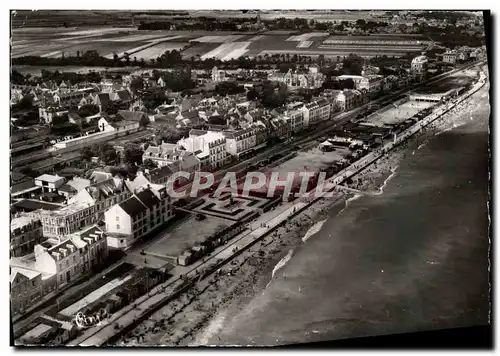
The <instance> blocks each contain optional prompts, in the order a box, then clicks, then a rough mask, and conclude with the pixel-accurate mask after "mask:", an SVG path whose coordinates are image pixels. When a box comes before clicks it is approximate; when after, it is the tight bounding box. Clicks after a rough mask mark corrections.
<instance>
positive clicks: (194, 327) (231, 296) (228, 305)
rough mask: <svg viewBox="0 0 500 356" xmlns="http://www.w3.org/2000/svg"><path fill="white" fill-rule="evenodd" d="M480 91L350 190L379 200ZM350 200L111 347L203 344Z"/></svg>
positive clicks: (325, 208) (300, 220)
mask: <svg viewBox="0 0 500 356" xmlns="http://www.w3.org/2000/svg"><path fill="white" fill-rule="evenodd" d="M483 90H484V89H482V90H480V91H478V92H477V93H475V94H474V95H472V96H471V98H469V99H467V100H466V101H464V102H463V103H461V104H459V105H457V107H455V108H454V109H453V110H451V111H450V112H449V113H446V114H445V115H443V117H442V118H440V119H438V120H436V121H435V122H434V123H432V124H430V125H429V126H428V127H427V128H426V129H425V130H424V131H423V132H422V133H421V134H418V135H415V136H414V137H411V138H410V139H409V140H408V141H405V143H404V144H402V145H401V146H399V147H397V148H395V149H394V150H393V151H391V152H389V153H388V154H387V155H386V156H385V157H383V158H381V159H379V160H378V161H376V162H374V163H373V164H371V165H370V166H368V167H366V168H365V169H364V170H363V171H361V172H359V173H358V174H357V175H356V176H354V177H353V178H354V179H353V181H354V183H353V184H352V185H351V186H352V187H354V188H357V189H359V190H372V191H373V190H378V192H379V195H382V194H383V189H384V188H385V187H386V186H387V184H388V183H389V182H390V180H391V179H392V178H393V177H394V176H395V175H396V174H397V167H398V164H399V162H400V160H401V159H404V158H405V156H406V154H414V153H415V151H416V150H418V149H420V148H422V147H424V146H425V144H426V143H427V141H428V140H429V139H432V138H433V137H434V136H436V135H438V134H439V133H440V132H445V131H446V129H452V128H455V127H457V126H461V125H462V124H464V123H465V122H467V121H466V120H464V119H463V118H462V120H461V121H459V122H456V120H458V119H459V118H457V117H454V116H455V115H456V114H457V113H458V112H460V111H462V112H468V111H466V110H467V109H470V107H471V106H473V105H474V104H475V101H474V97H475V96H476V95H480V94H481V92H482V91H483ZM356 196H357V195H352V194H350V193H349V194H344V193H338V194H336V197H335V198H333V199H327V200H325V199H321V200H320V201H318V202H317V203H315V204H314V205H312V206H310V207H309V208H307V209H305V210H304V211H303V212H301V213H300V214H298V215H297V216H295V217H294V218H293V219H291V220H290V221H288V222H287V223H286V224H285V225H284V226H282V227H280V228H279V229H277V231H275V232H274V233H273V234H271V235H269V236H267V237H265V238H264V239H263V240H262V241H260V242H258V243H256V244H255V245H254V246H252V247H251V248H250V249H249V250H247V251H245V252H243V253H242V254H241V255H240V256H238V257H236V258H235V259H234V260H233V261H232V262H231V263H230V264H228V265H227V266H224V267H223V268H221V270H219V271H220V272H221V273H214V274H213V275H211V276H209V277H208V278H206V279H205V280H203V281H200V283H199V284H198V285H197V286H196V287H195V288H193V290H190V291H188V292H187V293H185V294H184V295H182V296H180V297H179V298H178V299H177V300H176V301H173V302H171V303H169V304H167V305H166V306H164V307H163V308H161V309H160V310H159V311H157V312H155V313H154V314H153V315H152V316H150V317H149V318H148V319H147V320H145V321H143V322H142V323H140V324H139V325H138V326H137V327H136V328H135V329H133V330H132V331H131V332H129V333H128V334H127V335H125V336H123V337H122V338H121V339H120V340H119V341H118V342H117V343H115V345H119V346H133V345H141V346H143V345H144V346H155V345H156V346H157V345H164V346H176V345H178V346H200V345H207V344H209V343H210V339H212V338H213V337H214V335H217V333H218V331H219V330H221V329H222V328H223V326H224V325H225V322H226V321H228V320H230V319H231V318H232V317H233V316H234V315H236V314H237V313H238V311H239V310H240V309H241V308H242V307H243V306H244V305H246V304H247V303H248V302H249V301H250V300H251V299H252V298H253V297H254V296H255V295H256V294H258V293H262V292H263V291H264V290H265V287H266V286H267V285H268V284H269V283H270V282H272V277H271V276H272V271H273V270H274V269H275V268H276V266H277V264H278V263H279V262H280V261H284V260H283V259H284V258H285V257H286V255H287V254H291V256H292V257H291V258H293V250H295V249H296V248H300V246H301V245H302V244H305V243H307V240H308V239H309V238H314V234H315V233H312V232H311V233H310V236H309V237H308V238H307V239H306V241H303V240H302V239H303V237H304V236H305V235H306V234H307V232H308V231H311V229H312V228H313V226H314V225H315V224H317V223H320V222H321V221H326V220H327V219H329V218H332V219H333V218H335V217H336V216H338V215H339V214H341V213H342V211H343V210H344V209H346V208H347V207H348V205H349V203H350V202H352V201H353V200H355V199H356ZM290 251H292V252H291V253H290ZM222 270H223V271H222ZM276 273H279V272H276ZM172 309H173V310H175V311H176V312H177V313H176V314H175V315H174V316H173V317H171V318H169V320H164V319H163V318H162V316H163V315H172V314H171V312H172ZM167 339H168V340H167Z"/></svg>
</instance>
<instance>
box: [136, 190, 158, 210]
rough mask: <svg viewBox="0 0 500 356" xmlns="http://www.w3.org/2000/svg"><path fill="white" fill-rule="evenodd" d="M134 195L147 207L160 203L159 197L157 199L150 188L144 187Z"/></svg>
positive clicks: (150, 207)
mask: <svg viewBox="0 0 500 356" xmlns="http://www.w3.org/2000/svg"><path fill="white" fill-rule="evenodd" d="M135 196H136V197H137V198H138V199H139V200H140V201H141V202H142V204H144V205H145V206H146V207H148V208H149V209H153V208H154V207H155V205H157V204H159V203H160V199H158V198H157V197H156V195H154V194H153V192H152V191H151V190H150V189H145V190H143V191H141V192H139V193H137V194H136V195H135Z"/></svg>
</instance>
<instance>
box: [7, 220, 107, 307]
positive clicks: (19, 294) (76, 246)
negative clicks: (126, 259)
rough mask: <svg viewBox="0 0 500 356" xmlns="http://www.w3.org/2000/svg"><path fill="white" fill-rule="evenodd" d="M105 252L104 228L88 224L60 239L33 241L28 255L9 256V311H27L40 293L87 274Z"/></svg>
mask: <svg viewBox="0 0 500 356" xmlns="http://www.w3.org/2000/svg"><path fill="white" fill-rule="evenodd" d="M107 256H108V245H107V240H106V235H105V233H104V231H103V230H102V229H100V228H99V227H97V226H91V227H89V228H87V229H85V230H82V231H80V232H78V233H75V234H71V235H69V236H67V237H66V238H65V239H62V240H61V241H58V240H53V239H49V240H47V241H45V242H43V243H41V244H36V245H35V246H34V248H33V252H32V253H30V254H28V255H25V256H22V257H12V258H11V259H10V295H11V310H12V313H13V315H14V316H16V315H20V314H23V313H25V312H27V311H28V310H29V309H30V308H31V307H33V306H34V305H36V304H37V303H39V302H40V301H42V300H43V299H44V297H46V296H48V295H51V294H53V293H56V292H60V291H62V290H63V289H65V288H66V287H67V286H69V285H71V284H72V283H74V282H76V281H78V280H80V279H81V278H82V277H83V276H86V275H89V274H91V273H92V270H93V269H95V268H98V267H99V266H101V265H102V264H103V263H104V262H105V260H106V259H107Z"/></svg>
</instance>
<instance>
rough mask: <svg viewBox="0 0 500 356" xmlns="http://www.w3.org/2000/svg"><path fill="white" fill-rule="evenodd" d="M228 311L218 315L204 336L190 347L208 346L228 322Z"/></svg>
mask: <svg viewBox="0 0 500 356" xmlns="http://www.w3.org/2000/svg"><path fill="white" fill-rule="evenodd" d="M226 314H227V310H224V311H222V312H220V313H218V314H217V316H216V317H215V318H213V319H212V320H211V321H210V323H209V324H208V326H207V327H206V328H205V330H204V331H203V332H202V334H201V335H200V336H199V337H197V338H196V340H194V341H193V342H192V343H191V345H190V346H199V345H208V344H209V342H210V340H211V339H212V338H213V337H214V336H216V335H217V334H219V333H220V331H221V330H222V329H223V327H224V321H225V320H226Z"/></svg>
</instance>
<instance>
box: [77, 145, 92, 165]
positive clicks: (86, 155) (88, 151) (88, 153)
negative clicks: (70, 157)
mask: <svg viewBox="0 0 500 356" xmlns="http://www.w3.org/2000/svg"><path fill="white" fill-rule="evenodd" d="M80 153H81V155H82V158H83V159H84V160H85V161H90V160H91V159H92V157H94V156H95V153H94V152H93V151H92V148H91V147H90V146H85V147H83V148H82V150H81V152H80Z"/></svg>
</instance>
